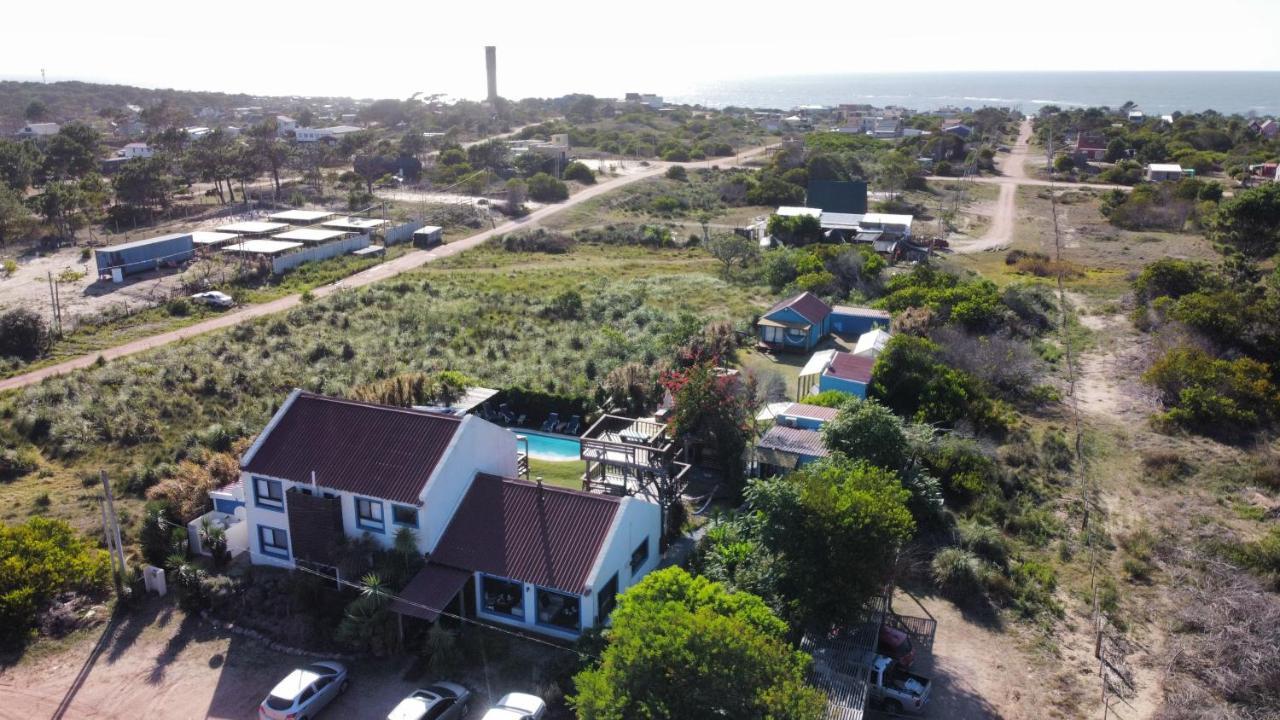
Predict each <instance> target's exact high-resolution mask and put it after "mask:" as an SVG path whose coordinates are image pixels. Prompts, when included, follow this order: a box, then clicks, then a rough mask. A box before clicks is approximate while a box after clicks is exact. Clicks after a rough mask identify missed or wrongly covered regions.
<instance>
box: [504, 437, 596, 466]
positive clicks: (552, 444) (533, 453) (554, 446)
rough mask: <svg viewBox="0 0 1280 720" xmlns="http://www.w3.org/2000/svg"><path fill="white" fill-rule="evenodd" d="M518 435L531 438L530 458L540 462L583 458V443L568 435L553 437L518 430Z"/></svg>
mask: <svg viewBox="0 0 1280 720" xmlns="http://www.w3.org/2000/svg"><path fill="white" fill-rule="evenodd" d="M514 432H515V433H516V434H517V435H524V436H525V437H527V438H529V457H531V458H535V459H538V460H552V461H555V462H568V461H570V460H579V459H581V457H582V443H580V442H578V439H577V438H575V437H569V436H568V435H551V434H549V433H540V432H534V431H533V430H517V431H514Z"/></svg>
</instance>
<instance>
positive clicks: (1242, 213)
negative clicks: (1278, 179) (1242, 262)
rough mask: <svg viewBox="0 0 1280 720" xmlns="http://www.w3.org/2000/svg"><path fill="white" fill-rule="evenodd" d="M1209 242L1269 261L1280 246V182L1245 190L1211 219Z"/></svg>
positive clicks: (1226, 202) (1250, 256)
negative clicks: (1268, 258)
mask: <svg viewBox="0 0 1280 720" xmlns="http://www.w3.org/2000/svg"><path fill="white" fill-rule="evenodd" d="M1208 234H1209V239H1211V240H1213V241H1214V242H1217V243H1222V244H1223V245H1225V246H1227V247H1229V248H1232V249H1234V250H1238V251H1239V252H1241V253H1243V254H1244V255H1245V257H1248V258H1253V259H1261V258H1267V257H1270V256H1272V255H1274V254H1275V253H1276V250H1277V248H1278V247H1280V183H1266V184H1265V185H1262V186H1261V187H1256V188H1250V189H1247V190H1241V191H1239V192H1237V193H1236V194H1235V196H1234V197H1232V198H1228V199H1227V200H1224V201H1223V202H1222V204H1221V205H1219V206H1218V210H1217V212H1216V213H1214V214H1213V216H1211V217H1210V218H1209V233H1208Z"/></svg>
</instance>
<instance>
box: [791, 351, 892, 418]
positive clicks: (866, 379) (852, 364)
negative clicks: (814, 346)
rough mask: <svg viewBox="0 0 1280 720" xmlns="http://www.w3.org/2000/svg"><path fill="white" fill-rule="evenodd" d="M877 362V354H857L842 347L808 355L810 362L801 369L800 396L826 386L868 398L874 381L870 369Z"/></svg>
mask: <svg viewBox="0 0 1280 720" xmlns="http://www.w3.org/2000/svg"><path fill="white" fill-rule="evenodd" d="M875 364H876V359H875V358H874V357H866V356H862V355H854V354H853V353H847V352H843V351H841V350H820V351H818V352H816V353H814V354H813V357H811V358H809V362H807V363H805V365H804V368H803V369H802V370H801V371H800V377H799V381H798V387H797V389H798V390H799V394H798V396H797V399H803V398H806V397H808V396H809V395H812V394H814V393H820V392H826V391H827V390H837V391H839V392H842V393H845V394H848V395H855V396H857V397H860V398H865V397H866V396H867V386H868V385H870V384H871V369H872V368H873V367H875ZM804 407H808V406H804Z"/></svg>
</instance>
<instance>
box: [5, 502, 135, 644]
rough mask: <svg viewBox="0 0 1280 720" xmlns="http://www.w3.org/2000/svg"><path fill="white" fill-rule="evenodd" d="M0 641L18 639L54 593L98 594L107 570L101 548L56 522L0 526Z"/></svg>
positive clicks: (15, 641) (17, 641)
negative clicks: (0, 562) (2, 561)
mask: <svg viewBox="0 0 1280 720" xmlns="http://www.w3.org/2000/svg"><path fill="white" fill-rule="evenodd" d="M0 558H4V559H5V561H4V563H3V564H0V643H3V644H5V645H10V646H11V645H15V644H20V643H22V642H23V641H24V640H25V639H26V637H27V634H28V633H29V632H30V630H31V628H33V627H34V626H35V623H36V616H37V613H38V612H39V611H40V610H41V609H42V608H43V607H44V606H45V605H47V604H48V603H49V602H50V601H51V600H53V599H54V597H56V596H57V595H58V594H59V593H62V592H67V591H74V592H79V593H86V594H97V593H99V592H101V591H103V590H104V589H105V588H106V586H107V581H108V578H109V577H110V573H111V566H110V561H109V560H108V558H107V553H106V551H105V550H99V549H98V548H96V547H94V546H93V544H92V543H90V542H86V541H85V539H84V538H82V537H80V536H79V535H78V534H77V533H76V532H75V530H73V529H72V528H71V526H70V525H68V524H66V523H65V522H62V521H61V520H49V519H46V518H41V517H34V518H30V519H28V520H27V521H26V522H25V523H23V524H21V525H8V524H0Z"/></svg>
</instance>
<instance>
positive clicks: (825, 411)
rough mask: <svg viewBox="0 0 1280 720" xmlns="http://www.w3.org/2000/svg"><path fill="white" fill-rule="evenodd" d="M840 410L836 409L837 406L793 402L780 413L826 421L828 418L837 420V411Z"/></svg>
mask: <svg viewBox="0 0 1280 720" xmlns="http://www.w3.org/2000/svg"><path fill="white" fill-rule="evenodd" d="M838 412H839V411H838V410H836V409H835V408H829V407H823V406H821V405H809V404H807V403H791V405H789V406H788V407H787V409H786V410H783V411H782V412H781V413H780V414H782V415H794V416H796V417H802V418H812V419H814V420H822V421H823V422H826V421H827V420H835V419H836V413H838Z"/></svg>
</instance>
